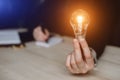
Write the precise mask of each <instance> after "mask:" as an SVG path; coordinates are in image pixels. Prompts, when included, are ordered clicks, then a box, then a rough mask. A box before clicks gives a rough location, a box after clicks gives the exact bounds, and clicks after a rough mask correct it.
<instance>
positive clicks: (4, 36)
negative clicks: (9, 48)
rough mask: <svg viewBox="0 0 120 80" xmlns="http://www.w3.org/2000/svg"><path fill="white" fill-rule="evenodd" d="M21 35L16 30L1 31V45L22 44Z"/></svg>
mask: <svg viewBox="0 0 120 80" xmlns="http://www.w3.org/2000/svg"><path fill="white" fill-rule="evenodd" d="M20 43H21V40H20V37H19V34H18V32H17V31H15V30H0V45H10V44H20Z"/></svg>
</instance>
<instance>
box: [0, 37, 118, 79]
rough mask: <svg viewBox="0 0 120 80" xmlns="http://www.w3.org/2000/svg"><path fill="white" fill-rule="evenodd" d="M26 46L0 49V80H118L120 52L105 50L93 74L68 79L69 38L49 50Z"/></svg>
mask: <svg viewBox="0 0 120 80" xmlns="http://www.w3.org/2000/svg"><path fill="white" fill-rule="evenodd" d="M26 45H27V47H26V48H23V49H18V50H14V49H12V48H0V80H120V58H119V56H120V48H117V47H112V46H108V47H107V48H106V50H105V52H104V55H103V56H102V57H101V59H100V60H99V63H98V65H97V67H96V68H95V69H94V70H93V71H91V72H90V73H88V74H86V75H71V74H70V73H69V72H68V70H67V69H66V67H65V60H66V56H67V54H68V53H70V52H71V51H72V39H71V38H67V37H64V42H63V43H61V44H58V45H56V46H52V47H50V48H43V47H38V46H36V45H35V44H34V42H30V43H27V44H26Z"/></svg>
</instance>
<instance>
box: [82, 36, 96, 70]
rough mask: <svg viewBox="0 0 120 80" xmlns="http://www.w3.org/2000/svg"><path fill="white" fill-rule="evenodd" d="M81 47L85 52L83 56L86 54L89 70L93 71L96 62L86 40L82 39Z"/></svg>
mask: <svg viewBox="0 0 120 80" xmlns="http://www.w3.org/2000/svg"><path fill="white" fill-rule="evenodd" d="M80 45H81V48H82V50H83V54H84V57H85V60H86V64H87V66H88V69H92V68H93V67H94V61H93V57H92V55H91V52H90V49H89V47H88V44H87V42H86V40H85V39H83V38H81V39H80Z"/></svg>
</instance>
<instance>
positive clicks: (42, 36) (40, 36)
mask: <svg viewBox="0 0 120 80" xmlns="http://www.w3.org/2000/svg"><path fill="white" fill-rule="evenodd" d="M49 35H50V33H49V31H48V30H47V29H45V33H44V32H43V31H42V27H41V26H37V27H36V28H35V29H34V30H33V37H34V39H35V40H36V41H43V42H45V41H46V40H47V39H48V38H49Z"/></svg>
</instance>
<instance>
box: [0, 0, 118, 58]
mask: <svg viewBox="0 0 120 80" xmlns="http://www.w3.org/2000/svg"><path fill="white" fill-rule="evenodd" d="M119 5H120V1H119V0H0V29H8V28H10V29H12V28H21V27H24V28H28V29H29V31H28V32H27V33H22V34H20V36H21V39H22V41H23V42H26V41H30V40H33V37H32V31H33V29H34V28H35V27H36V26H37V25H42V26H43V27H44V28H47V29H48V30H50V31H51V32H56V33H59V34H61V35H67V36H72V37H74V33H73V30H72V27H71V26H70V23H69V20H70V17H71V14H72V12H74V11H75V10H77V9H84V10H86V11H87V12H88V13H89V15H90V19H91V21H90V25H89V27H88V32H87V36H86V39H87V41H88V44H89V45H90V46H91V47H92V48H93V49H95V50H96V51H97V53H98V54H99V55H98V56H100V55H101V53H102V52H103V50H104V47H105V45H115V46H120V38H119V37H120V31H119V30H120V6H119Z"/></svg>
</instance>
